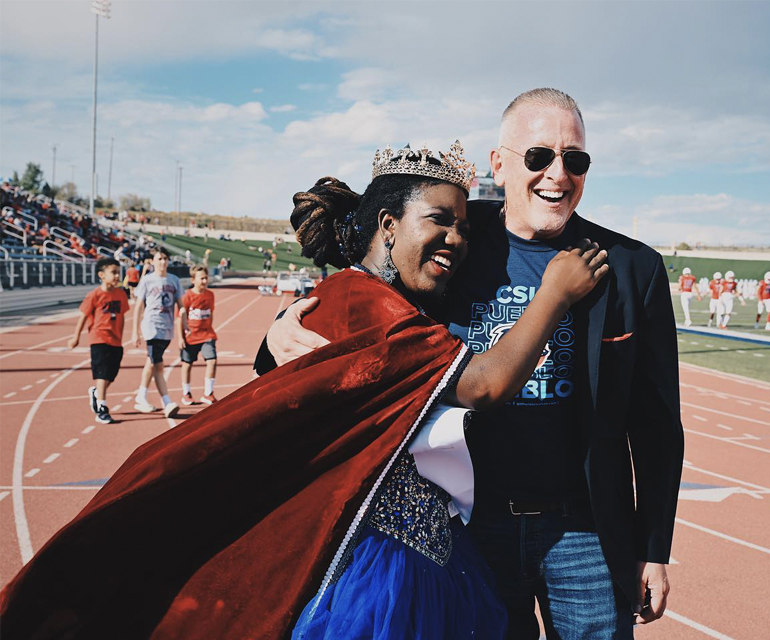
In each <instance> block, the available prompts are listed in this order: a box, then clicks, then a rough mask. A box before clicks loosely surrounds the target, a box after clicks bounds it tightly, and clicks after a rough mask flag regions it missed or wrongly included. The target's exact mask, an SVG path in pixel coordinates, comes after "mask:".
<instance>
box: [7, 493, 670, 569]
mask: <svg viewBox="0 0 770 640" xmlns="http://www.w3.org/2000/svg"><path fill="white" fill-rule="evenodd" d="M10 488H11V487H0V489H10ZM22 488H23V489H24V491H41V490H42V491H99V489H101V488H102V486H101V485H91V484H89V485H37V486H30V485H27V486H26V487H22ZM669 564H670V563H669Z"/></svg>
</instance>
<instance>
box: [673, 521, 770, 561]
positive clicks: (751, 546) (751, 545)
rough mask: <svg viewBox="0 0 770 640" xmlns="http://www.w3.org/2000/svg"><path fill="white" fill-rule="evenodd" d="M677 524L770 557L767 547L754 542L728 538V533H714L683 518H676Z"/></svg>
mask: <svg viewBox="0 0 770 640" xmlns="http://www.w3.org/2000/svg"><path fill="white" fill-rule="evenodd" d="M676 522H677V523H678V524H683V525H684V526H686V527H692V528H693V529H696V530H697V531H702V532H703V533H708V534H709V535H712V536H715V537H717V538H722V540H727V541H728V542H734V543H735V544H739V545H741V546H743V547H748V548H749V549H754V551H761V552H762V553H766V554H768V555H770V549H768V548H767V547H762V546H760V545H758V544H754V543H753V542H746V540H741V539H740V538H735V537H733V536H728V535H727V534H726V533H722V532H721V531H714V529H709V528H707V527H703V526H701V525H699V524H695V523H694V522H688V521H687V520H682V519H681V518H676Z"/></svg>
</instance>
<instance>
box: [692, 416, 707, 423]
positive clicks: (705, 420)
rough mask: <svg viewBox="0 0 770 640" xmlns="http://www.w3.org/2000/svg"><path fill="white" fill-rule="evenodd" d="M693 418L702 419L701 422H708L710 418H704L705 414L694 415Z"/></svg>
mask: <svg viewBox="0 0 770 640" xmlns="http://www.w3.org/2000/svg"><path fill="white" fill-rule="evenodd" d="M692 419H693V420H700V421H701V422H708V418H704V417H703V416H696V415H693V416H692Z"/></svg>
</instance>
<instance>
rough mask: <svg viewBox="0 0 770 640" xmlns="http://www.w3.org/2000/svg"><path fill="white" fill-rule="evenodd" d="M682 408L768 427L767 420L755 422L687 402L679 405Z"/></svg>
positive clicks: (751, 419)
mask: <svg viewBox="0 0 770 640" xmlns="http://www.w3.org/2000/svg"><path fill="white" fill-rule="evenodd" d="M681 404H682V406H683V407H692V408H693V409H700V410H701V411H709V412H711V413H717V414H719V415H720V416H727V417H728V418H736V419H738V420H745V421H746V422H754V423H756V424H761V425H762V426H763V427H767V426H768V422H767V420H757V419H756V418H745V417H744V416H739V415H738V414H735V413H727V412H726V411H719V410H718V409H709V408H708V407H702V406H701V405H699V404H691V403H689V402H682V403H681Z"/></svg>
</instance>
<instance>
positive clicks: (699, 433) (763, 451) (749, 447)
mask: <svg viewBox="0 0 770 640" xmlns="http://www.w3.org/2000/svg"><path fill="white" fill-rule="evenodd" d="M685 432H686V433H694V434H695V435H696V436H703V437H704V438H713V439H714V440H719V441H720V442H729V443H730V444H737V445H738V446H739V447H746V448H747V449H754V450H755V451H761V452H762V453H770V449H764V448H762V447H755V446H754V445H753V444H746V443H745V442H740V441H738V440H736V439H734V438H725V437H724V436H713V435H711V434H710V433H703V432H702V431H693V430H692V429H685Z"/></svg>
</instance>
